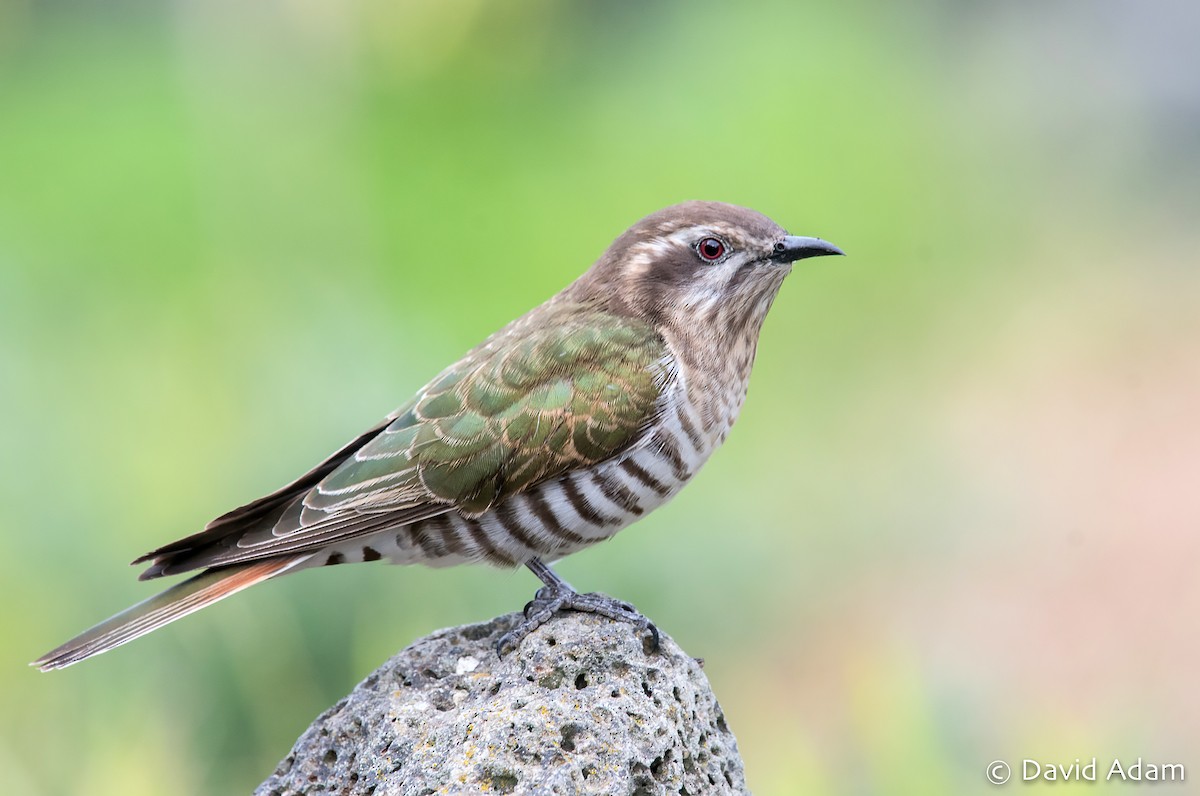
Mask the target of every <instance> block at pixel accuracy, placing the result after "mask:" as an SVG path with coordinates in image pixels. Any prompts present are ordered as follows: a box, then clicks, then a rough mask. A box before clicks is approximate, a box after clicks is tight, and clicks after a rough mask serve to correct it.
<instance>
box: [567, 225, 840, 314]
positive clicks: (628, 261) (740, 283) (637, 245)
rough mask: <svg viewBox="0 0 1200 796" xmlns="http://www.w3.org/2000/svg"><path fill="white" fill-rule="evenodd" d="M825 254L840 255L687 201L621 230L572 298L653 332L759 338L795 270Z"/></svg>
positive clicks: (816, 243) (813, 242)
mask: <svg viewBox="0 0 1200 796" xmlns="http://www.w3.org/2000/svg"><path fill="white" fill-rule="evenodd" d="M830 254H842V251H841V250H840V249H838V248H837V247H836V246H834V245H833V244H830V243H826V242H825V241H823V240H819V239H817V238H802V237H797V236H794V235H789V234H788V233H787V231H786V230H784V229H783V228H782V227H780V226H779V225H778V224H776V223H775V222H774V221H772V220H771V219H769V218H767V217H766V216H764V215H763V214H762V213H758V212H755V211H754V210H748V209H746V208H744V207H738V206H736V205H729V204H724V203H721V202H684V203H683V204H678V205H672V206H671V207H667V208H665V209H663V210H660V211H658V212H657V213H653V214H652V215H649V216H646V217H645V218H643V219H642V220H641V221H639V222H637V223H636V224H634V225H633V226H632V227H630V228H629V229H628V230H626V232H625V233H624V234H622V235H621V236H620V237H619V238H617V239H616V240H615V241H613V243H612V245H611V246H609V247H608V250H607V251H606V252H605V253H604V254H603V255H602V256H601V257H600V259H599V260H597V261H596V264H595V265H593V266H592V268H591V269H590V270H589V271H588V272H587V273H586V274H584V275H583V276H582V277H581V278H580V279H579V281H578V282H576V284H575V285H573V286H572V290H571V293H572V294H573V297H574V298H576V299H582V300H586V301H594V302H600V303H602V304H604V305H605V306H607V307H609V308H611V309H612V310H613V311H616V312H619V313H621V314H626V315H631V316H634V317H638V318H641V319H644V320H647V321H649V322H651V323H654V324H656V325H658V324H662V323H671V322H684V323H688V322H690V323H697V322H699V323H715V324H718V325H720V326H722V327H730V326H738V325H741V324H745V323H752V324H753V328H754V330H755V331H757V328H758V326H759V325H760V324H761V323H762V319H763V317H764V316H765V315H766V312H767V310H768V309H769V308H770V306H771V301H772V300H773V299H774V297H775V294H776V292H777V291H778V290H779V287H780V285H781V284H782V283H783V279H784V277H786V276H787V275H788V273H790V272H791V269H792V263H793V262H795V261H796V260H801V259H804V258H806V257H822V256H825V255H830ZM722 331H724V330H722Z"/></svg>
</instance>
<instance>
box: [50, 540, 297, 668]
mask: <svg viewBox="0 0 1200 796" xmlns="http://www.w3.org/2000/svg"><path fill="white" fill-rule="evenodd" d="M311 557H312V554H311V553H308V554H304V555H296V556H288V557H285V558H272V559H268V560H265V561H254V562H251V563H247V564H235V565H233V566H228V567H217V568H215V569H208V570H205V571H204V572H201V573H200V574H199V575H196V576H195V577H192V578H189V579H187V580H185V581H183V582H182V583H177V584H175V585H174V586H172V587H171V588H169V589H167V590H166V591H164V592H162V593H161V594H156V595H155V596H153V597H151V598H150V599H148V600H145V601H143V602H140V603H138V604H137V605H135V606H133V607H132V608H127V609H125V610H124V611H122V612H121V613H119V614H117V615H116V616H114V617H111V618H110V619H106V620H104V621H103V622H101V623H100V624H98V625H96V626H95V627H93V628H91V629H90V630H85V631H84V632H82V633H80V634H79V635H78V636H76V637H75V638H73V639H71V640H70V641H68V642H67V643H66V644H63V645H62V646H61V647H58V648H57V649H53V650H51V651H50V652H47V653H46V654H45V655H43V656H42V657H40V658H38V659H37V660H36V661H34V662H33V663H32V664H30V665H31V666H36V667H38V668H39V669H41V670H42V671H43V672H48V671H50V670H51V669H63V668H66V667H67V666H70V665H71V664H73V663H79V662H80V661H82V660H86V659H88V658H90V657H92V656H93V655H99V654H100V653H102V652H108V651H109V650H110V649H113V648H114V647H119V646H121V645H122V644H125V643H126V642H129V641H133V640H134V639H135V638H138V637H139V636H144V635H146V634H147V633H149V632H150V631H151V630H157V629H158V628H160V627H162V626H163V625H166V624H169V623H171V622H174V621H175V620H176V619H179V618H181V617H184V616H187V615H188V614H190V613H194V612H196V611H199V610H200V609H201V608H204V607H205V606H207V605H212V604H213V603H215V602H216V601H217V600H222V599H224V598H226V597H228V596H229V595H231V594H236V593H237V592H239V591H241V590H242V589H246V588H249V587H250V586H253V585H254V584H256V583H261V582H262V581H264V580H267V579H268V578H273V577H275V576H276V575H281V574H283V573H284V572H287V571H289V570H291V569H294V568H295V567H296V566H297V565H299V564H302V563H303V562H305V561H307V560H308V559H309V558H311Z"/></svg>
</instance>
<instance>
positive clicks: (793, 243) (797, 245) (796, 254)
mask: <svg viewBox="0 0 1200 796" xmlns="http://www.w3.org/2000/svg"><path fill="white" fill-rule="evenodd" d="M830 254H842V255H844V254H845V252H844V251H842V250H841V249H839V248H838V247H837V246H834V245H833V244H832V243H829V242H828V241H823V240H821V239H820V238H801V237H799V236H797V235H788V236H787V237H785V238H784V239H783V240H781V241H779V242H778V243H776V244H775V253H774V254H772V255H771V259H772V260H774V261H775V262H777V263H794V262H795V261H796V260H803V259H804V258H806V257H825V256H827V255H830Z"/></svg>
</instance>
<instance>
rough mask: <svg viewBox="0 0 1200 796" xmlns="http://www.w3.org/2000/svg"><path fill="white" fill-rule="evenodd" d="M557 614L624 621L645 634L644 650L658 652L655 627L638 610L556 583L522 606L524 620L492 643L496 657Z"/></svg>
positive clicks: (517, 644) (518, 643) (625, 604)
mask: <svg viewBox="0 0 1200 796" xmlns="http://www.w3.org/2000/svg"><path fill="white" fill-rule="evenodd" d="M559 611H580V612H582V613H589V614H599V615H600V616H606V617H608V618H609V619H612V620H615V621H617V622H628V623H630V624H631V625H633V626H634V627H636V628H637V629H638V630H639V631H649V637H648V638H647V639H646V643H647V646H648V651H649V652H658V648H659V635H658V628H657V627H655V626H654V623H653V622H651V621H650V620H649V619H647V618H646V617H645V616H643V615H642V614H641V612H640V611H638V609H636V608H634V607H633V606H632V605H630V604H629V603H626V602H621V601H620V600H618V599H615V598H613V597H609V596H608V595H607V594H598V593H597V592H589V593H588V594H580V593H579V592H577V591H575V590H574V589H572V588H571V587H570V586H568V585H567V584H566V583H563V582H560V583H555V584H552V585H547V586H543V587H542V588H540V589H538V590H537V593H536V594H534V596H533V599H532V600H530V601H529V602H527V603H526V604H525V612H524V613H525V619H524V620H523V621H521V622H520V623H519V624H518V625H517V626H516V627H514V628H513V629H512V630H510V631H508V632H507V633H505V634H504V635H503V636H501V637H500V640H499V641H497V642H496V654H497V655H499V656H500V657H504V653H505V652H507V651H508V650H510V649H516V648H517V647H518V646H519V645H520V644H521V642H522V641H524V640H525V637H526V636H528V635H529V634H530V633H532V632H533V631H535V630H537V629H538V628H539V627H541V626H542V625H544V624H546V622H548V621H549V620H550V617H552V616H554V614H556V613H558V612H559Z"/></svg>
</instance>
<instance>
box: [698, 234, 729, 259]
mask: <svg viewBox="0 0 1200 796" xmlns="http://www.w3.org/2000/svg"><path fill="white" fill-rule="evenodd" d="M696 252H697V253H698V254H699V255H700V257H701V259H704V260H708V261H709V262H710V263H711V262H716V261H717V260H719V259H721V256H722V255H724V254H725V243H724V242H723V241H722V240H721V239H720V238H705V239H704V240H702V241H700V242H699V243H697V244H696Z"/></svg>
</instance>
